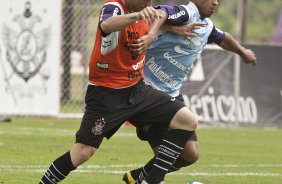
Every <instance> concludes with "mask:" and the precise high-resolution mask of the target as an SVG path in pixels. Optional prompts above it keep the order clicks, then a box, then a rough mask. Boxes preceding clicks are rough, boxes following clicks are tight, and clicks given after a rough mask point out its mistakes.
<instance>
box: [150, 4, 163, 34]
mask: <svg viewBox="0 0 282 184" xmlns="http://www.w3.org/2000/svg"><path fill="white" fill-rule="evenodd" d="M158 13H159V15H160V18H159V19H154V22H153V23H152V24H151V26H150V30H149V33H148V34H149V35H152V36H155V37H156V36H157V34H158V31H159V30H160V28H161V26H162V25H163V24H164V22H165V21H166V19H167V14H166V13H165V12H164V11H163V10H158Z"/></svg>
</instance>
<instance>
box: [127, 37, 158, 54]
mask: <svg viewBox="0 0 282 184" xmlns="http://www.w3.org/2000/svg"><path fill="white" fill-rule="evenodd" d="M155 39H156V36H155V35H153V34H147V35H144V36H142V37H141V38H139V39H138V40H136V41H135V42H134V43H131V44H128V46H130V48H131V51H132V52H134V53H137V54H142V53H144V52H146V50H147V49H148V48H149V46H150V45H151V44H152V43H153V42H154V41H155Z"/></svg>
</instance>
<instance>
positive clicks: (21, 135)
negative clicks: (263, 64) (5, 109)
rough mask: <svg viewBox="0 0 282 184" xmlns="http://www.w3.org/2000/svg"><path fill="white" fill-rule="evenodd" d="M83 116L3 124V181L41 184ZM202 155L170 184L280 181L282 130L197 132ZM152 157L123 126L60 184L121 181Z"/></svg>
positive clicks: (0, 132) (5, 183) (0, 167)
mask: <svg viewBox="0 0 282 184" xmlns="http://www.w3.org/2000/svg"><path fill="white" fill-rule="evenodd" d="M79 123H80V120H58V119H13V121H12V122H11V123H0V184H33V183H38V182H39V179H40V178H41V176H42V174H43V173H44V171H45V170H46V169H47V168H48V166H49V165H50V163H51V162H52V161H53V160H54V159H55V158H57V157H58V156H60V155H61V154H63V153H65V152H66V151H68V150H69V148H70V147H71V145H72V143H73V142H74V134H75V132H76V130H77V129H78V127H79ZM198 139H199V144H200V151H201V156H200V159H199V161H198V162H197V163H196V164H194V165H193V166H190V167H187V168H184V169H182V170H180V171H178V172H175V173H172V174H168V175H167V176H166V181H165V183H166V184H187V183H188V181H198V182H202V183H204V184H219V183H220V184H269V183H271V184H281V183H282V129H281V128H250V127H244V128H215V127H210V128H205V127H202V128H201V127H200V128H199V130H198ZM151 157H152V152H151V150H150V148H149V146H148V145H147V143H146V142H141V141H139V140H138V139H137V138H136V136H135V130H134V128H130V127H124V128H121V129H120V130H119V131H118V133H117V134H116V135H115V136H114V137H113V138H112V139H111V140H109V141H107V140H105V141H104V142H103V144H102V146H101V148H100V149H99V150H98V152H97V153H96V154H95V155H94V157H92V159H91V160H89V161H88V162H87V163H85V164H84V165H82V166H81V167H79V168H78V169H77V170H76V171H75V172H73V173H71V174H70V175H69V177H68V178H67V179H66V180H64V181H63V182H61V183H70V184H89V183H91V184H109V183H113V184H122V183H123V182H122V181H121V177H122V174H123V173H124V172H125V171H127V170H130V169H133V168H136V167H139V166H141V165H142V164H144V163H145V162H146V161H148V160H149V159H150V158H151Z"/></svg>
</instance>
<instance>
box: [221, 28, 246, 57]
mask: <svg viewBox="0 0 282 184" xmlns="http://www.w3.org/2000/svg"><path fill="white" fill-rule="evenodd" d="M219 46H220V47H222V48H223V49H225V50H228V51H231V52H234V53H236V54H238V55H240V56H242V57H243V55H244V50H245V48H244V47H243V46H242V45H240V43H239V42H238V41H237V40H235V38H234V37H233V36H231V35H230V34H229V33H226V32H225V37H224V40H223V41H222V42H221V43H220V44H219Z"/></svg>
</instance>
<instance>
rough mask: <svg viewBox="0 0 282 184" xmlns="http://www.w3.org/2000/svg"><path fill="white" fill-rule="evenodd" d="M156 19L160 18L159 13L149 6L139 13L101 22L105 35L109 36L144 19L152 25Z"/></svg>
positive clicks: (118, 16)
mask: <svg viewBox="0 0 282 184" xmlns="http://www.w3.org/2000/svg"><path fill="white" fill-rule="evenodd" d="M155 18H156V19H158V18H160V15H159V13H158V11H157V10H156V9H154V8H153V7H151V6H147V7H146V8H144V9H143V10H141V11H139V12H133V13H129V14H125V15H116V16H112V17H109V18H108V19H106V20H105V21H103V22H101V25H100V26H101V29H102V31H103V32H104V33H108V34H109V33H112V32H116V31H120V30H122V29H124V28H126V27H127V26H129V25H130V24H132V23H134V22H136V21H138V20H141V19H143V20H145V21H146V22H148V23H150V22H153V19H155Z"/></svg>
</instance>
